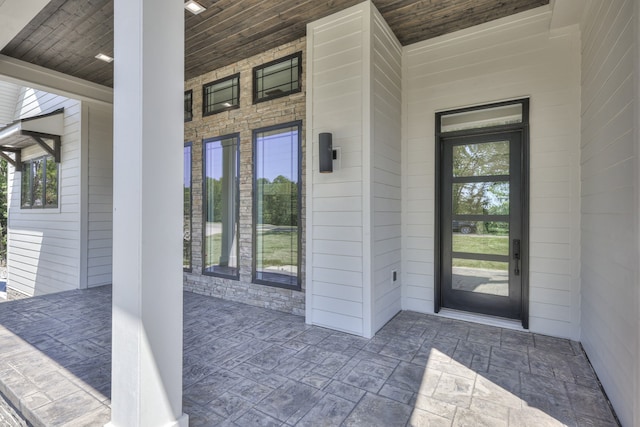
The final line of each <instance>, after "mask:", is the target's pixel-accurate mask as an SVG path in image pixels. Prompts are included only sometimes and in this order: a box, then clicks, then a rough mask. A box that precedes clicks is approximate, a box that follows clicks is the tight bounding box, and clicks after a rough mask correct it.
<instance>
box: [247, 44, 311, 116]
mask: <svg viewBox="0 0 640 427" xmlns="http://www.w3.org/2000/svg"><path fill="white" fill-rule="evenodd" d="M296 57H297V58H298V87H297V88H296V89H293V90H291V91H288V92H282V93H278V94H275V95H271V96H264V97H262V98H259V97H258V81H257V80H258V79H257V75H256V73H257V72H258V71H259V70H261V69H263V68H267V67H270V66H272V65H275V64H278V63H280V62H286V61H289V60H291V59H293V58H296ZM251 76H252V77H251V80H252V82H253V103H254V104H258V103H260V102H266V101H271V100H272V99H277V98H282V97H284V96H289V95H291V94H294V93H299V92H302V51H298V52H296V53H292V54H291V55H287V56H283V57H282V58H278V59H274V60H273V61H269V62H267V63H265V64H261V65H258V66H256V67H253V71H252V73H251Z"/></svg>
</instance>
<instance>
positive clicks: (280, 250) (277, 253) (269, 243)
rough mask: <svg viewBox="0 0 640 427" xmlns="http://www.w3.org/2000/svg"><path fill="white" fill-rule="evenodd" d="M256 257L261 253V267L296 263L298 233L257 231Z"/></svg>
mask: <svg viewBox="0 0 640 427" xmlns="http://www.w3.org/2000/svg"><path fill="white" fill-rule="evenodd" d="M258 249H262V251H261V252H262V254H258V259H260V255H262V263H261V264H262V265H260V263H259V264H258V267H262V269H265V268H268V267H277V266H282V265H294V266H297V265H298V233H296V232H295V231H266V232H262V233H258ZM259 252H260V251H259Z"/></svg>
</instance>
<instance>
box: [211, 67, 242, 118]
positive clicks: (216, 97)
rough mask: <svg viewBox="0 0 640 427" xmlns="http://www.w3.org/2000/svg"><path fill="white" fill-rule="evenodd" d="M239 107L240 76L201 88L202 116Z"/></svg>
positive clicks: (217, 81) (227, 78)
mask: <svg viewBox="0 0 640 427" xmlns="http://www.w3.org/2000/svg"><path fill="white" fill-rule="evenodd" d="M239 107H240V74H236V75H233V76H231V77H225V78H224V79H220V80H216V81H215V82H212V83H207V84H206V85H204V86H203V88H202V115H203V116H208V115H211V114H215V113H220V112H222V111H227V110H232V109H234V108H239Z"/></svg>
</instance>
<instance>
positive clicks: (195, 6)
mask: <svg viewBox="0 0 640 427" xmlns="http://www.w3.org/2000/svg"><path fill="white" fill-rule="evenodd" d="M184 8H185V9H187V10H188V11H189V12H191V13H193V14H194V15H197V14H199V13H201V12H204V11H205V10H207V8H206V7H204V6H202V5H201V4H200V3H198V2H197V1H195V0H189V1H188V2H186V3H185V4H184Z"/></svg>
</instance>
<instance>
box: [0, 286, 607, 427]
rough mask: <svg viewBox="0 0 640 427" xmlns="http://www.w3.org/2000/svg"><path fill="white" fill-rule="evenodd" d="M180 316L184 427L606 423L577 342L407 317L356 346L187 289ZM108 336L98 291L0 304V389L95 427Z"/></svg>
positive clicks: (8, 421) (100, 416) (13, 417)
mask: <svg viewBox="0 0 640 427" xmlns="http://www.w3.org/2000/svg"><path fill="white" fill-rule="evenodd" d="M184 316H185V317H184V369H183V386H184V394H183V395H184V401H183V406H184V411H185V413H187V414H189V416H190V425H191V426H194V427H200V426H242V427H244V426H367V427H368V426H377V425H379V426H385V427H394V426H402V427H405V426H449V427H451V426H467V425H469V426H478V425H487V426H509V427H518V426H523V427H524V426H535V427H540V426H562V425H569V426H616V425H617V424H616V420H615V418H614V416H613V414H612V413H611V410H610V407H609V405H608V402H607V400H606V398H605V396H604V395H603V394H602V392H601V391H600V389H599V384H598V380H597V377H596V376H595V374H594V373H593V370H592V368H591V366H590V364H589V362H588V360H587V358H586V356H585V355H584V353H583V352H582V348H581V346H580V344H579V343H576V342H572V341H568V340H563V339H559V338H553V337H547V336H542V335H537V334H532V333H528V332H522V331H514V330H508V329H500V328H496V327H490V326H483V325H475V324H471V323H466V322H462V321H457V320H451V319H445V318H442V317H438V316H432V315H424V314H419V313H415V312H401V313H399V314H398V315H397V316H396V317H394V318H393V319H392V320H391V321H390V322H389V323H388V324H387V325H385V327H384V328H383V329H382V330H380V331H379V332H378V334H376V336H375V337H374V338H372V339H370V340H367V339H363V338H360V337H356V336H352V335H349V334H345V333H341V332H336V331H331V330H328V329H323V328H320V327H313V326H309V325H306V324H305V323H304V319H303V318H302V317H299V316H294V315H290V314H285V313H281V312H276V311H270V310H266V309H261V308H256V307H251V306H247V305H243V304H239V303H234V302H229V301H223V300H220V299H216V298H211V297H205V296H200V295H195V294H191V293H185V295H184ZM110 329H111V289H110V287H102V288H97V289H92V290H88V291H71V292H63V293H59V294H54V295H47V296H43V297H36V298H31V299H26V300H21V301H13V302H2V303H0V361H1V362H2V363H0V393H2V394H4V396H6V398H7V400H8V401H10V402H12V404H13V406H14V407H15V408H17V410H18V411H19V413H20V414H21V415H22V416H23V417H24V418H25V419H26V420H28V421H29V422H30V423H32V424H33V425H36V426H50V425H73V426H84V425H86V426H97V425H104V424H105V423H106V422H107V421H108V420H109V417H110V407H109V404H110V384H111V381H110V379H111V369H110V366H111V339H110V338H111V335H110ZM1 397H2V396H1V395H0V426H5V425H7V426H11V427H14V426H25V425H27V424H26V421H25V420H24V419H21V418H20V414H17V413H16V411H13V412H11V411H12V408H11V407H10V406H9V405H7V404H6V402H4V403H3V400H2V398H1ZM7 408H8V409H7Z"/></svg>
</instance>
